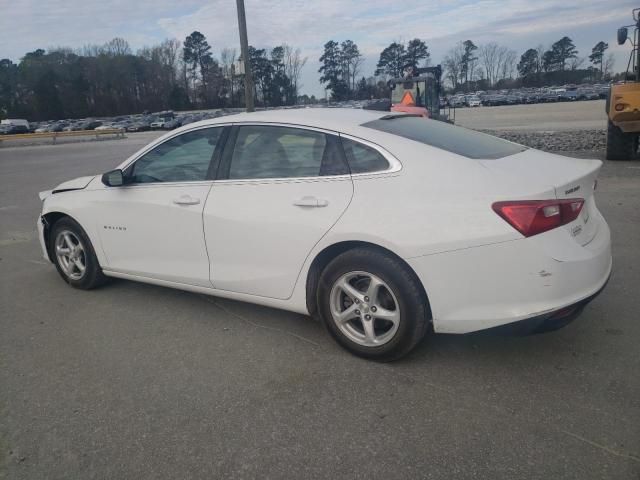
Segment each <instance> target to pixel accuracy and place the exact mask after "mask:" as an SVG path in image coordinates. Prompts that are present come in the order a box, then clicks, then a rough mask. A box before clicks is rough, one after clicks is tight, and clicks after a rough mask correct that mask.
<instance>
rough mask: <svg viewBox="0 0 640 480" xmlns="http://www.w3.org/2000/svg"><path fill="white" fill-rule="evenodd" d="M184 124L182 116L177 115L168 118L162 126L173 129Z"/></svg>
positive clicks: (165, 128)
mask: <svg viewBox="0 0 640 480" xmlns="http://www.w3.org/2000/svg"><path fill="white" fill-rule="evenodd" d="M181 126H182V119H181V118H180V117H176V118H174V119H173V120H168V121H166V122H164V125H163V126H162V128H163V129H164V130H173V129H174V128H178V127H181Z"/></svg>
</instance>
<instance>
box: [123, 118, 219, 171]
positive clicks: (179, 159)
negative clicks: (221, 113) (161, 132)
mask: <svg viewBox="0 0 640 480" xmlns="http://www.w3.org/2000/svg"><path fill="white" fill-rule="evenodd" d="M222 131H223V128H222V127H217V128H203V129H201V130H195V131H193V132H187V133H183V134H182V135H178V136H177V137H173V138H172V139H170V140H167V141H166V142H164V143H161V144H160V145H158V146H157V147H156V148H154V149H153V150H151V151H150V152H148V153H146V154H145V155H143V156H142V157H140V158H139V159H138V160H136V162H135V163H134V164H133V166H132V168H131V170H130V172H127V173H128V175H129V181H130V182H131V183H152V182H192V181H199V180H206V179H207V172H208V170H209V163H210V162H211V159H212V157H213V152H214V151H215V148H216V145H217V143H218V141H219V139H220V136H221V135H222Z"/></svg>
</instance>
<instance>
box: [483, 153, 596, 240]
mask: <svg viewBox="0 0 640 480" xmlns="http://www.w3.org/2000/svg"><path fill="white" fill-rule="evenodd" d="M480 162H481V163H482V164H483V165H484V166H485V167H487V168H488V169H490V170H494V171H496V172H499V173H500V174H501V175H507V176H511V177H514V178H518V179H519V180H522V179H525V181H526V182H527V183H528V184H530V186H531V187H532V189H533V188H542V187H551V188H552V189H553V190H554V191H555V195H556V198H557V199H566V198H582V199H584V206H583V207H582V211H581V212H580V215H579V216H578V218H577V219H576V220H574V221H573V222H571V223H569V224H567V225H563V226H562V227H560V228H564V229H566V230H567V231H568V232H569V234H570V235H571V236H572V237H573V238H574V239H575V241H576V242H577V243H579V244H580V245H586V244H587V243H589V242H590V241H591V240H592V239H593V237H594V236H595V234H596V232H597V224H596V222H594V221H591V220H593V217H594V215H593V214H594V212H595V208H596V206H595V201H594V195H593V192H594V187H595V183H596V179H597V177H598V173H599V172H600V168H602V162H601V161H600V160H585V159H580V158H571V157H564V156H562V155H555V154H551V153H546V152H541V151H539V150H533V149H529V150H525V151H524V152H521V153H518V154H516V155H510V156H508V157H503V158H499V159H496V160H480Z"/></svg>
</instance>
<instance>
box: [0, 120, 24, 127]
mask: <svg viewBox="0 0 640 480" xmlns="http://www.w3.org/2000/svg"><path fill="white" fill-rule="evenodd" d="M0 125H22V126H23V127H27V128H29V122H27V121H26V120H24V119H23V118H6V119H4V120H1V121H0Z"/></svg>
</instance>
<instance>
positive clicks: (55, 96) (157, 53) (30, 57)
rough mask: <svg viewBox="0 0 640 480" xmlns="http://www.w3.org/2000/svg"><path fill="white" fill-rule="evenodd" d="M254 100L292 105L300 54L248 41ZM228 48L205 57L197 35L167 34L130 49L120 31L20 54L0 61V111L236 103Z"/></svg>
mask: <svg viewBox="0 0 640 480" xmlns="http://www.w3.org/2000/svg"><path fill="white" fill-rule="evenodd" d="M249 55H250V58H249V60H250V64H251V70H252V72H253V75H254V80H255V92H254V95H255V97H256V99H257V103H258V105H262V106H281V105H293V104H295V103H297V102H298V101H300V100H307V101H314V100H315V99H309V98H308V97H307V98H306V99H305V98H303V99H299V98H298V96H299V95H298V94H299V90H300V87H301V84H300V73H301V70H302V67H303V66H304V65H305V63H306V61H307V58H306V57H303V56H302V54H301V52H300V49H296V48H293V47H291V46H289V45H286V44H285V45H279V46H276V47H274V48H272V49H270V50H267V49H257V48H254V47H249ZM239 60H241V59H240V56H239V55H238V53H237V51H236V50H235V49H229V48H225V49H223V50H222V51H221V52H220V57H219V59H218V58H216V57H214V56H213V53H212V48H211V46H210V45H209V43H208V42H207V39H206V38H205V36H204V35H203V34H202V33H200V32H197V31H196V32H193V33H192V34H191V35H189V36H188V37H186V38H185V40H184V42H180V41H178V40H176V39H167V40H164V41H163V42H161V43H159V44H158V45H154V46H150V47H144V48H142V49H140V50H138V51H137V52H135V53H134V52H132V50H131V47H130V46H129V44H128V43H127V42H126V41H125V40H124V39H122V38H114V39H113V40H111V41H110V42H107V43H106V44H104V45H87V46H85V47H82V48H81V49H79V50H72V49H70V48H53V49H50V50H49V51H45V50H43V49H37V50H35V51H33V52H29V53H27V54H26V55H25V56H24V57H23V58H21V59H20V61H19V62H18V63H14V62H12V61H11V60H9V59H2V60H0V117H1V118H4V117H19V118H28V119H33V120H43V119H60V118H84V117H100V116H114V115H122V114H128V113H137V112H142V111H145V110H148V111H159V110H165V109H167V108H170V109H175V110H186V109H196V108H221V107H238V106H242V105H244V75H243V74H242V73H241V71H239V69H238V61H239Z"/></svg>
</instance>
